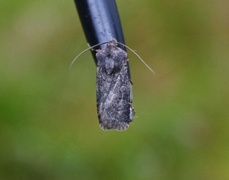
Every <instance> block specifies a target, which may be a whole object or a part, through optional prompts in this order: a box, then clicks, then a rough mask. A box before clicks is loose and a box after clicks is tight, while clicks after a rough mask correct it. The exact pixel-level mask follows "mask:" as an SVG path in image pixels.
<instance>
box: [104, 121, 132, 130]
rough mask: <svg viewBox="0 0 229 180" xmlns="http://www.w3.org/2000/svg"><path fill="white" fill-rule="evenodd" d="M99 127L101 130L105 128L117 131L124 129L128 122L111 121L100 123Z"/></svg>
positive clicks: (126, 127)
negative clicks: (113, 122)
mask: <svg viewBox="0 0 229 180" xmlns="http://www.w3.org/2000/svg"><path fill="white" fill-rule="evenodd" d="M100 127H101V129H102V130H104V131H107V130H117V131H125V130H127V129H128V127H129V124H128V123H126V122H118V123H115V124H112V123H105V124H104V123H100Z"/></svg>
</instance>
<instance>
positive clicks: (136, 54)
mask: <svg viewBox="0 0 229 180" xmlns="http://www.w3.org/2000/svg"><path fill="white" fill-rule="evenodd" d="M117 44H120V45H122V46H124V47H126V48H127V49H128V50H130V51H131V52H132V53H133V54H135V56H137V57H138V58H139V59H140V61H141V62H142V63H143V64H144V65H145V66H146V67H147V68H148V69H149V70H150V71H151V72H152V73H153V74H155V72H154V71H153V70H152V69H151V67H150V66H149V65H148V64H147V63H146V62H145V61H144V60H143V59H142V58H141V56H139V55H138V53H136V52H135V51H134V50H133V49H131V48H130V47H129V46H127V45H125V44H123V43H120V42H117Z"/></svg>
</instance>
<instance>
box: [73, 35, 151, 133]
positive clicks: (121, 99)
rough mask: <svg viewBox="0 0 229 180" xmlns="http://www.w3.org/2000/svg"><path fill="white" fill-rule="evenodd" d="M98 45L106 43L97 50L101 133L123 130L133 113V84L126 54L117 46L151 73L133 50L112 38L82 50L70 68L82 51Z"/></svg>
mask: <svg viewBox="0 0 229 180" xmlns="http://www.w3.org/2000/svg"><path fill="white" fill-rule="evenodd" d="M101 44H106V46H105V48H103V49H98V50H96V58H97V75H96V78H97V79H96V81H97V86H96V97H97V113H98V118H99V124H100V126H101V128H102V129H103V130H119V131H123V130H126V129H127V128H128V127H129V123H130V122H131V121H132V120H133V117H134V114H135V112H134V108H133V106H132V83H131V80H130V76H129V71H128V63H127V61H128V58H127V53H126V52H125V51H124V50H122V49H121V48H119V47H118V45H121V46H124V47H126V48H127V49H129V50H130V51H131V52H132V53H134V54H135V55H136V56H137V57H138V58H139V59H140V60H141V61H142V62H143V63H144V64H145V66H146V67H147V68H148V69H149V70H150V71H151V72H152V73H154V71H153V70H152V69H151V68H150V67H149V66H148V65H147V64H146V63H145V62H144V60H143V59H142V58H141V57H140V56H139V55H138V54H137V53H136V52H135V51H134V50H132V49H131V48H129V47H128V46H126V45H124V44H122V43H120V42H117V41H116V40H115V39H112V40H111V41H109V42H103V43H99V44H96V45H93V46H91V47H89V48H87V49H85V50H84V51H82V52H81V53H80V54H79V55H78V56H76V57H75V59H74V60H73V61H72V63H71V65H70V67H71V66H72V64H73V63H74V62H75V61H76V59H77V58H78V57H79V56H81V55H82V54H83V53H84V52H86V51H88V50H91V49H93V48H95V47H97V46H99V45H101Z"/></svg>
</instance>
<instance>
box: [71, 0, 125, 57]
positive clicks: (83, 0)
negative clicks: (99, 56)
mask: <svg viewBox="0 0 229 180" xmlns="http://www.w3.org/2000/svg"><path fill="white" fill-rule="evenodd" d="M74 1H75V4H76V8H77V10H78V14H79V18H80V21H81V24H82V26H83V30H84V33H85V36H86V38H87V41H88V43H89V44H90V45H91V46H92V45H95V44H98V43H101V42H107V41H110V40H112V39H113V38H115V39H116V40H117V41H118V42H121V43H123V44H125V42H124V37H123V32H122V27H121V23H120V19H119V15H118V10H117V6H116V3H115V0H74ZM104 46H105V45H104V44H103V45H100V46H98V47H97V48H95V49H101V48H103V47H104ZM120 48H123V50H125V48H124V47H120ZM92 54H93V57H94V59H95V61H96V58H95V51H92Z"/></svg>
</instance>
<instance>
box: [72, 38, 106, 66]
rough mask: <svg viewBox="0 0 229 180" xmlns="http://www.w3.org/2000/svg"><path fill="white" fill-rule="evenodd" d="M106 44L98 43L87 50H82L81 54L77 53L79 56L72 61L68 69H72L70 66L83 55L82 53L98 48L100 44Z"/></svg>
mask: <svg viewBox="0 0 229 180" xmlns="http://www.w3.org/2000/svg"><path fill="white" fill-rule="evenodd" d="M106 43H108V42H102V43H98V44H96V45H94V46H90V47H89V48H87V49H85V50H83V51H82V52H81V53H79V54H78V55H77V56H76V57H75V58H74V59H73V60H72V62H71V64H70V66H69V69H71V68H72V65H73V64H74V62H75V61H76V60H77V59H78V58H79V57H80V56H81V55H82V54H84V53H85V52H87V51H88V50H91V49H93V48H95V47H97V46H99V45H101V44H106Z"/></svg>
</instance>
